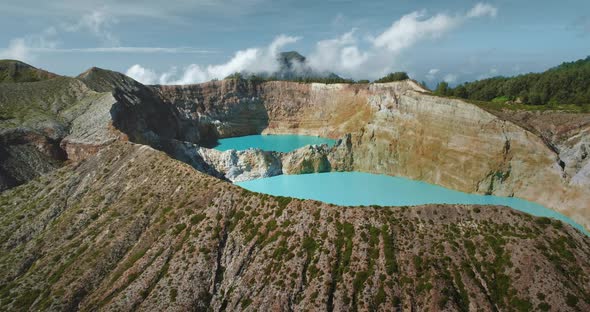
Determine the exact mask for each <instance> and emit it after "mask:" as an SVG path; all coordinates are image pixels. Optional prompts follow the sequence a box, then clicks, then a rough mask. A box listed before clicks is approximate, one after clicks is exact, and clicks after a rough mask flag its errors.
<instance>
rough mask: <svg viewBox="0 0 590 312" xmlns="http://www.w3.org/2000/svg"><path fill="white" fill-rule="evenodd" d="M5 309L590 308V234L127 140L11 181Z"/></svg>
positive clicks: (507, 212) (1, 255) (0, 201)
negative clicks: (328, 189) (225, 174)
mask: <svg viewBox="0 0 590 312" xmlns="http://www.w3.org/2000/svg"><path fill="white" fill-rule="evenodd" d="M0 213H1V214H2V216H3V217H2V226H1V227H0V248H1V250H2V252H0V267H1V270H0V285H1V286H0V307H2V309H3V310H11V311H15V310H17V311H18V310H59V311H64V310H103V311H105V310H106V311H111V310H112V311H115V310H116V311H127V310H149V311H161V310H170V311H186V310H207V309H212V310H216V311H217V310H250V311H253V310H276V311H288V310H294V311H303V310H328V311H332V310H336V311H348V310H360V311H367V310H375V309H378V310H397V309H403V310H431V311H437V310H440V311H445V310H448V311H457V310H464V311H467V310H474V311H475V310H484V311H499V310H502V311H511V310H516V311H530V310H560V311H576V310H578V311H584V310H588V309H589V308H590V287H589V285H590V263H588V259H590V240H589V239H588V237H586V236H584V235H583V234H582V233H580V232H579V231H577V230H574V229H573V228H571V227H570V226H569V225H566V224H563V223H561V222H559V221H552V220H550V219H546V218H535V217H531V216H529V215H526V214H523V213H519V212H516V211H513V210H511V209H508V208H505V207H495V206H461V205H458V206H449V205H428V206H420V207H394V208H379V207H338V206H333V205H328V204H323V203H320V202H315V201H300V200H295V199H290V198H275V197H270V196H265V195H260V194H255V193H251V192H248V191H245V190H243V189H241V188H239V187H236V186H233V185H232V184H230V183H227V182H223V181H221V180H218V179H216V178H213V177H210V176H207V175H205V174H202V173H199V172H197V171H195V170H194V169H193V168H192V167H190V166H188V165H185V164H183V163H181V162H178V161H175V160H173V159H171V158H169V157H168V156H167V155H166V154H164V153H162V152H158V151H156V150H154V149H152V148H149V147H147V146H143V145H136V144H132V143H115V144H111V145H110V146H108V147H106V148H103V149H101V150H100V151H99V152H98V153H97V154H96V155H95V156H93V157H90V158H87V159H86V160H84V161H82V162H80V163H79V164H70V165H67V166H65V167H63V168H61V169H58V170H56V171H54V172H52V173H50V174H48V175H44V176H42V177H40V178H36V179H35V180H33V181H31V182H29V183H27V184H26V185H23V186H20V187H17V188H15V189H12V190H9V191H5V192H3V193H2V194H1V195H0Z"/></svg>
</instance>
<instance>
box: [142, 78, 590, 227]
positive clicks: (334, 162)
mask: <svg viewBox="0 0 590 312" xmlns="http://www.w3.org/2000/svg"><path fill="white" fill-rule="evenodd" d="M154 88H155V90H156V92H157V93H158V94H159V95H160V96H161V97H162V98H163V101H164V102H165V103H168V104H169V105H172V106H174V107H182V109H183V111H185V112H186V114H185V115H186V116H193V117H191V118H193V120H194V121H195V122H200V123H202V124H207V125H209V126H204V125H203V126H201V127H204V128H208V129H214V131H212V132H211V133H214V134H215V135H217V136H218V137H227V136H239V135H246V134H252V133H260V132H262V133H267V134H281V133H298V134H308V135H320V136H325V137H330V138H343V137H344V136H345V135H348V134H349V135H350V139H349V141H350V148H349V149H347V150H346V149H333V150H332V151H325V150H324V151H323V152H321V153H320V152H315V153H314V152H312V151H310V150H307V149H304V150H302V151H299V152H298V153H293V154H291V155H279V156H280V157H278V158H280V161H281V163H282V164H283V168H284V170H282V171H281V172H283V173H304V172H311V171H325V170H326V168H332V170H358V171H367V172H374V173H383V174H390V175H398V176H404V177H409V178H413V179H419V180H423V181H426V182H430V183H435V184H439V185H442V186H445V187H449V188H453V189H457V190H461V191H465V192H474V193H481V194H495V195H501V196H517V197H521V198H524V199H528V200H531V201H535V202H538V203H540V204H543V205H545V206H547V207H550V208H553V209H555V210H557V211H559V212H562V213H564V214H566V215H568V216H570V217H572V218H573V219H574V220H576V221H577V222H579V223H580V224H583V225H584V226H586V227H587V228H590V192H588V191H587V190H588V188H589V187H590V178H589V175H590V161H589V160H588V159H590V157H588V151H589V150H590V145H589V143H588V142H589V140H590V135H589V134H590V129H589V128H588V121H587V119H588V117H587V116H588V115H577V116H578V117H576V118H575V119H571V118H570V119H568V118H564V117H563V116H560V114H559V113H547V114H546V115H544V116H545V118H546V119H547V120H552V119H555V121H554V124H556V126H555V127H554V130H553V132H548V131H547V129H548V128H549V127H547V126H545V127H544V128H541V126H539V125H546V124H547V122H543V121H542V120H541V121H536V122H534V125H533V123H531V122H530V118H528V119H527V118H519V117H517V116H512V117H511V118H507V116H497V115H494V114H491V113H489V112H486V111H485V110H483V109H481V108H479V107H477V106H475V105H472V104H469V103H466V102H463V101H460V100H454V99H447V98H441V97H436V96H432V95H429V94H428V93H426V90H424V89H422V88H421V87H420V86H419V85H418V84H416V83H414V82H412V81H409V80H408V81H402V82H396V83H387V84H370V85H367V84H356V85H349V84H333V85H324V84H301V83H293V82H284V81H283V82H281V81H278V82H263V83H262V82H258V83H257V82H252V81H245V80H226V81H217V82H210V83H206V84H201V85H191V86H167V87H154ZM526 120H529V122H527V121H526ZM535 125H536V126H535ZM535 127H536V128H535ZM552 133H553V134H552ZM342 151H346V152H345V153H343V152H342ZM251 153H252V152H250V153H241V154H240V155H243V156H242V157H250V156H248V155H250V154H251ZM209 154H211V155H212V154H215V152H210V153H209ZM293 157H299V158H298V160H294V159H293ZM238 158H239V157H238ZM210 159H211V160H212V161H214V160H213V159H215V157H212V158H210ZM258 159H261V161H262V162H261V163H260V164H259V165H254V164H250V165H248V166H241V167H240V166H238V167H239V168H238V169H237V170H238V171H240V172H242V173H241V174H240V175H241V177H240V178H239V179H244V178H248V173H247V172H248V168H257V169H256V170H257V171H258V172H259V173H260V170H261V169H260V168H263V167H264V168H268V164H270V162H268V161H267V160H266V159H265V158H258ZM325 159H327V160H328V163H326V162H325V161H324V160H325ZM214 162H215V161H214ZM221 163H225V164H226V165H227V166H225V167H223V166H220V164H221ZM310 163H316V165H312V166H311V167H309V166H307V168H306V165H308V164H310ZM320 163H321V164H320ZM284 164H288V166H284ZM289 164H291V166H289ZM217 167H218V171H220V172H229V171H232V170H233V169H232V163H231V162H227V161H226V162H217ZM236 168H237V167H236ZM234 169H235V168H234ZM271 171H272V170H271ZM234 172H235V170H234ZM274 172H278V171H277V170H274ZM267 174H270V171H265V173H263V174H258V173H257V174H253V175H252V177H260V176H265V175H267ZM233 178H234V176H232V177H231V178H230V179H233Z"/></svg>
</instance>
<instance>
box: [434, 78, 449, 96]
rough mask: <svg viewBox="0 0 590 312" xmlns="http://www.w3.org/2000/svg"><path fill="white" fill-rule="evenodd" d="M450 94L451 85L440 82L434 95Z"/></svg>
mask: <svg viewBox="0 0 590 312" xmlns="http://www.w3.org/2000/svg"><path fill="white" fill-rule="evenodd" d="M449 93H450V89H449V84H448V83H447V82H446V81H441V82H439V83H438V85H437V86H436V89H435V90H434V94H437V95H449Z"/></svg>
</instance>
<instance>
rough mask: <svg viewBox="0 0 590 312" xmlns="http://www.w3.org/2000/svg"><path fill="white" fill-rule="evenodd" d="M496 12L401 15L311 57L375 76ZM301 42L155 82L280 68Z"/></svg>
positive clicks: (352, 73)
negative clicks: (373, 32)
mask: <svg viewBox="0 0 590 312" xmlns="http://www.w3.org/2000/svg"><path fill="white" fill-rule="evenodd" d="M496 14H497V9H496V8H494V7H493V6H491V5H489V4H485V3H478V4H477V5H475V6H474V7H473V8H471V9H470V10H469V11H468V12H467V13H464V14H447V13H439V14H435V15H428V14H427V13H426V12H425V11H416V12H412V13H410V14H407V15H404V16H402V17H401V18H400V19H399V20H397V21H395V22H393V23H392V24H391V26H390V27H389V28H387V29H385V30H383V31H382V32H380V33H379V34H378V35H377V36H374V37H369V36H366V37H364V38H360V37H359V36H358V35H357V33H356V30H355V29H352V30H351V31H349V32H347V33H344V34H342V35H341V36H338V37H336V38H332V39H327V40H321V41H319V42H317V43H316V45H315V47H314V49H313V51H312V52H311V53H310V55H309V57H308V59H307V60H308V63H309V65H310V66H311V68H312V69H313V70H314V71H316V72H320V73H325V72H334V73H337V74H339V75H342V76H345V77H350V78H355V79H360V78H363V79H364V78H371V79H373V78H377V77H380V76H382V75H384V74H386V73H388V72H391V71H394V70H396V69H397V70H399V67H398V65H399V64H397V59H398V56H399V55H400V54H402V53H403V52H406V51H407V50H408V49H410V48H412V47H414V46H415V45H416V44H418V43H419V42H421V41H425V40H432V39H436V38H440V37H442V36H444V35H445V34H447V33H449V32H450V31H452V30H453V29H455V28H457V27H459V26H460V25H462V24H463V23H465V22H467V21H468V20H470V19H473V18H479V17H485V16H490V17H493V16H496ZM297 40H299V38H298V37H289V36H285V35H281V36H279V37H277V38H276V39H275V40H274V41H273V42H272V43H271V44H270V45H269V46H268V47H266V48H250V49H246V50H241V51H238V52H236V53H235V55H234V56H233V58H232V59H230V60H229V61H228V62H227V63H224V64H218V65H209V66H205V67H204V66H199V65H196V64H192V65H190V66H188V67H187V68H185V69H184V70H183V71H182V72H181V73H180V74H179V73H178V72H177V71H176V70H171V71H168V72H166V73H163V74H161V75H159V79H157V80H158V81H159V82H160V83H162V84H186V83H197V82H203V81H207V80H210V79H214V78H217V79H222V78H224V77H226V76H228V75H230V74H232V73H235V72H250V73H259V72H264V73H271V72H274V71H276V70H277V69H278V66H279V65H278V63H277V62H276V58H277V54H278V53H279V52H280V50H281V49H282V47H284V46H285V45H287V44H291V43H294V42H296V41H297ZM437 74H438V70H436V69H433V70H432V71H431V72H430V73H429V76H428V77H432V79H434V78H435V76H436V75H437ZM444 78H445V80H446V81H448V82H454V81H456V79H457V77H456V76H455V75H447V76H445V77H444ZM429 79H430V78H429ZM140 81H141V80H140Z"/></svg>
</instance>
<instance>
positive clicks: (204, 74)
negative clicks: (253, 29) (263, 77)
mask: <svg viewBox="0 0 590 312" xmlns="http://www.w3.org/2000/svg"><path fill="white" fill-rule="evenodd" d="M299 39H300V38H299V37H290V36H285V35H280V36H278V37H277V38H275V40H273V41H272V42H271V43H270V45H269V46H268V47H266V48H250V49H246V50H240V51H238V52H236V53H235V54H234V56H233V57H232V58H231V59H230V60H229V61H228V62H226V63H224V64H217V65H209V66H207V67H201V66H199V65H197V64H191V65H189V66H187V67H186V68H185V69H184V70H183V71H182V72H181V73H178V70H177V68H175V67H173V68H171V69H170V70H168V71H167V72H164V73H162V74H160V75H157V74H156V73H155V72H154V71H153V70H150V69H146V68H143V67H142V66H140V65H138V64H136V65H133V66H131V67H130V68H129V69H128V70H127V75H128V76H130V77H132V78H133V79H135V80H137V81H139V82H141V83H145V84H153V83H155V82H156V81H157V82H158V83H160V84H191V83H199V82H204V81H208V80H212V79H223V78H225V77H227V76H229V75H231V74H233V73H238V72H240V73H241V72H246V73H272V72H275V71H277V70H278V69H279V64H278V62H277V57H278V55H279V53H280V52H281V50H282V49H283V47H284V46H286V45H288V44H291V43H294V42H297V41H298V40H299ZM152 74H153V75H152Z"/></svg>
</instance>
